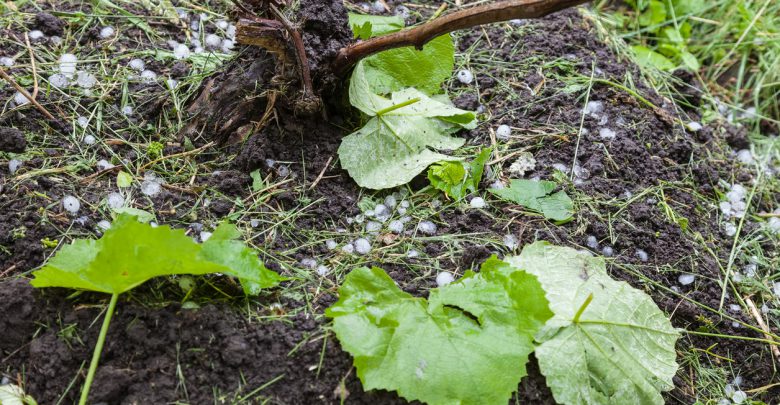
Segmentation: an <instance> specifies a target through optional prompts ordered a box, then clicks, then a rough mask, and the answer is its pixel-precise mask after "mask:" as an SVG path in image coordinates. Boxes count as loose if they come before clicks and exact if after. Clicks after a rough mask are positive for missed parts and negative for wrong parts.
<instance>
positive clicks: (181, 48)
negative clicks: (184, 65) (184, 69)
mask: <svg viewBox="0 0 780 405" xmlns="http://www.w3.org/2000/svg"><path fill="white" fill-rule="evenodd" d="M173 57H174V58H176V59H187V58H189V57H190V48H188V47H187V45H184V44H177V45H176V47H175V48H173Z"/></svg>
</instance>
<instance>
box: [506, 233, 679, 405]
mask: <svg viewBox="0 0 780 405" xmlns="http://www.w3.org/2000/svg"><path fill="white" fill-rule="evenodd" d="M506 261H507V262H508V263H509V264H511V265H512V266H514V267H516V268H519V269H523V270H524V271H526V272H528V273H530V274H533V275H535V276H536V277H537V278H538V280H539V282H540V283H541V284H542V287H543V288H544V290H545V291H546V292H547V295H546V297H547V299H548V300H549V303H550V304H549V305H550V309H551V310H552V311H553V313H554V314H555V316H554V317H553V318H552V319H550V320H549V321H548V322H547V324H546V325H545V327H544V329H543V330H542V332H540V333H539V334H538V335H537V337H536V340H537V342H538V346H537V348H536V352H535V356H536V358H537V360H538V361H539V368H540V369H541V372H542V374H544V376H545V377H546V378H547V385H548V386H549V387H550V389H551V390H552V392H553V395H554V397H555V400H556V401H557V402H559V403H562V404H569V405H571V404H578V405H579V404H582V405H586V404H587V405H592V404H609V405H613V404H614V405H618V404H659V405H660V404H663V403H664V399H663V397H662V396H661V394H660V393H661V392H662V391H667V390H670V389H672V388H673V387H674V385H673V383H672V377H674V375H675V373H676V372H677V368H678V366H677V363H676V362H675V358H676V352H675V342H676V341H677V339H678V337H679V333H678V332H677V330H675V329H674V328H673V327H672V325H671V323H670V322H669V319H667V317H666V315H664V313H663V312H662V311H661V310H660V309H659V308H658V307H657V306H656V304H655V303H654V302H653V300H652V299H651V298H650V297H649V296H648V295H647V294H645V293H644V292H642V291H640V290H637V289H635V288H633V287H631V286H630V285H628V284H627V283H625V282H622V281H616V280H613V279H612V278H611V277H610V276H609V275H608V274H607V271H606V267H605V264H604V261H603V259H600V258H594V257H592V256H591V255H590V254H589V253H583V252H578V251H576V250H574V249H571V248H566V247H558V246H553V245H550V244H548V243H546V242H536V243H534V244H532V245H529V246H526V247H525V248H524V249H523V252H522V253H521V254H520V255H519V256H515V257H508V258H507V259H506Z"/></svg>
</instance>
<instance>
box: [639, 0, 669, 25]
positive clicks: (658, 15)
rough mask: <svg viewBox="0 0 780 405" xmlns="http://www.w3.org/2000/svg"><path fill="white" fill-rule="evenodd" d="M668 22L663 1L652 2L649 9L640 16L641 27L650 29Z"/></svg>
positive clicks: (652, 0)
mask: <svg viewBox="0 0 780 405" xmlns="http://www.w3.org/2000/svg"><path fill="white" fill-rule="evenodd" d="M664 21H666V6H665V5H664V3H663V2H662V1H659V0H650V3H649V4H648V7H647V9H645V11H643V12H642V14H640V15H639V25H641V26H642V27H648V26H653V25H658V24H661V23H663V22H664Z"/></svg>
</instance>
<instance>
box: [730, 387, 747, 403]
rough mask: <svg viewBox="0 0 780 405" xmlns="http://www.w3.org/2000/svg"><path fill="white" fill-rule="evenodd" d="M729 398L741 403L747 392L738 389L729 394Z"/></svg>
mask: <svg viewBox="0 0 780 405" xmlns="http://www.w3.org/2000/svg"><path fill="white" fill-rule="evenodd" d="M731 400H732V401H734V403H735V404H741V403H743V402H745V401H746V400H747V394H746V393H745V391H742V390H738V391H736V392H734V394H733V395H732V396H731Z"/></svg>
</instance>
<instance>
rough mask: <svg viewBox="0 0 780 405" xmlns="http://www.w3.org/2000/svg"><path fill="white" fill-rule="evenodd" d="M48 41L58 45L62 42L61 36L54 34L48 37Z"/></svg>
mask: <svg viewBox="0 0 780 405" xmlns="http://www.w3.org/2000/svg"><path fill="white" fill-rule="evenodd" d="M49 42H51V43H52V45H59V44H61V43H62V38H60V37H58V36H56V35H54V36H52V37H49Z"/></svg>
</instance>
